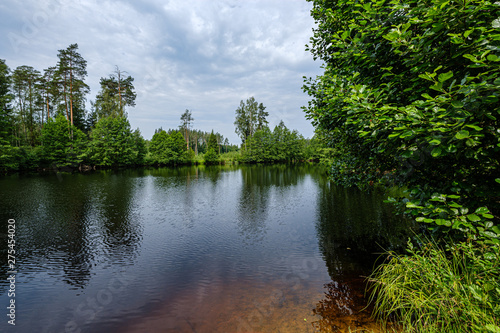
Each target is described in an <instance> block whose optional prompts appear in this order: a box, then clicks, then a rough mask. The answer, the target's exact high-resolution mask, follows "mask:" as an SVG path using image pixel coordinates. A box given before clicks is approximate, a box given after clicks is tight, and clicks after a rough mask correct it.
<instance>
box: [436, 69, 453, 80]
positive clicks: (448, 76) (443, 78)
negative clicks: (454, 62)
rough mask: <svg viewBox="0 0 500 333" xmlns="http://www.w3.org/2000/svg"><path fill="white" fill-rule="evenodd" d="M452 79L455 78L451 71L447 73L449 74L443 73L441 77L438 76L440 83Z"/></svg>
mask: <svg viewBox="0 0 500 333" xmlns="http://www.w3.org/2000/svg"><path fill="white" fill-rule="evenodd" d="M452 77H453V72H451V71H450V72H447V73H441V74H439V76H438V81H439V82H444V81H446V80H449V79H451V78H452Z"/></svg>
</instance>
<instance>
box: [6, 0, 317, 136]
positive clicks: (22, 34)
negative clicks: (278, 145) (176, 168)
mask: <svg viewBox="0 0 500 333" xmlns="http://www.w3.org/2000/svg"><path fill="white" fill-rule="evenodd" d="M310 6H311V5H310V3H308V2H306V1H303V0H288V1H284V0H274V1H270V0H258V1H257V0H256V1H241V0H239V1H238V0H218V1H206V0H193V1H181V0H175V1H174V0H171V1H168V2H165V1H160V0H157V1H153V0H150V1H141V2H138V1H133V0H130V1H118V0H109V1H97V0H80V1H70V0H45V1H36V0H32V1H24V2H22V3H21V2H18V1H14V0H7V1H3V3H2V4H1V5H0V13H1V14H0V21H1V22H2V23H0V29H1V32H2V35H3V36H11V37H12V36H18V40H17V41H16V42H15V43H13V42H12V38H10V39H9V38H3V39H1V40H0V48H1V49H2V50H3V53H2V54H1V55H0V57H1V58H5V59H6V61H7V64H8V65H9V66H10V67H11V68H12V69H13V68H15V67H17V66H19V65H31V66H33V67H35V68H37V69H39V70H43V69H44V68H47V67H48V66H52V65H55V63H56V62H57V57H56V55H57V51H58V50H59V49H63V48H66V47H67V46H68V45H69V44H72V43H78V45H79V49H80V54H81V55H82V56H83V57H84V58H85V59H86V60H87V62H88V67H87V71H88V74H89V76H88V79H87V83H88V84H89V85H90V86H91V89H92V92H91V96H89V97H90V98H93V96H95V94H96V93H97V91H98V90H99V78H100V77H103V76H108V75H109V74H110V73H111V72H112V71H113V70H114V66H115V65H118V66H119V67H120V69H121V70H124V71H127V73H128V74H129V75H131V76H132V77H134V78H135V81H134V82H135V86H136V90H137V93H138V97H137V101H136V104H137V106H136V107H135V108H133V109H129V110H128V112H129V118H130V121H131V124H132V126H133V127H139V128H140V129H141V132H142V133H143V135H144V136H145V137H146V138H150V137H151V136H152V134H153V132H154V129H155V128H158V127H160V126H162V127H163V128H171V127H177V126H178V125H179V123H180V115H181V114H182V112H183V111H184V110H185V109H190V110H192V111H193V116H194V118H195V123H194V125H195V127H196V128H200V129H203V130H207V131H208V130H211V129H212V128H213V129H214V130H215V131H219V132H221V133H222V134H223V135H224V136H227V137H228V138H229V139H230V140H231V141H232V142H239V138H237V136H236V134H235V133H234V125H233V122H234V110H235V109H236V108H237V107H238V105H239V102H240V100H245V99H247V98H249V97H250V96H255V98H256V100H257V101H258V102H262V103H263V104H264V105H265V106H267V111H268V112H269V113H270V117H269V120H270V122H271V125H275V124H277V123H278V122H279V120H280V119H283V120H284V121H285V123H286V125H287V126H288V127H290V128H296V129H298V130H299V132H301V133H303V134H304V135H305V136H311V135H312V126H311V125H310V124H309V122H308V121H307V120H306V119H305V117H304V114H303V112H302V111H301V110H300V107H301V106H302V105H306V104H307V100H308V96H306V95H305V94H304V93H302V91H301V89H300V88H301V86H302V76H315V75H317V74H318V73H320V68H319V67H320V64H319V63H314V62H313V60H312V57H311V56H310V55H309V54H307V53H306V52H305V51H304V45H305V44H306V43H307V42H308V39H309V37H310V36H311V34H312V31H311V29H312V26H313V20H312V18H311V17H310V16H309V9H310ZM30 29H31V30H30Z"/></svg>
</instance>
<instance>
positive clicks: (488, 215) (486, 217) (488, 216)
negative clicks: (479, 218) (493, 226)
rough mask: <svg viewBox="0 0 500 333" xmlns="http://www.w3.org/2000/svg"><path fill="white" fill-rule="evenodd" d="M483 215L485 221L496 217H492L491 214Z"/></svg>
mask: <svg viewBox="0 0 500 333" xmlns="http://www.w3.org/2000/svg"><path fill="white" fill-rule="evenodd" d="M482 215H483V217H484V218H485V219H492V218H493V217H494V216H493V215H491V214H486V213H484V214H482Z"/></svg>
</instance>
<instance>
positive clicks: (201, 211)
mask: <svg viewBox="0 0 500 333" xmlns="http://www.w3.org/2000/svg"><path fill="white" fill-rule="evenodd" d="M327 184H328V183H327V182H325V181H324V180H322V176H321V175H320V174H319V173H318V171H317V169H314V168H313V167H311V166H300V167H298V166H248V167H184V168H177V169H151V170H126V171H116V172H113V171H102V172H96V173H93V174H89V175H80V174H74V175H69V174H64V175H62V177H56V176H55V175H46V176H12V177H5V178H3V179H0V207H2V209H1V210H0V218H1V219H2V220H1V221H2V222H1V223H4V221H7V219H8V218H15V219H16V221H17V224H16V226H17V231H16V243H17V248H16V250H17V251H18V253H17V254H18V270H19V273H18V275H17V288H18V290H19V292H18V293H17V294H16V302H17V301H18V302H19V304H22V306H19V309H18V315H19V318H23V320H22V321H21V320H20V321H19V322H18V325H16V329H17V331H19V332H32V331H39V332H53V331H64V330H65V328H66V329H67V330H68V331H71V330H72V329H74V328H75V329H76V328H82V329H83V332H86V331H92V332H106V331H110V330H117V329H119V330H121V331H127V330H128V331H141V330H142V329H144V327H141V326H140V325H145V323H148V322H149V323H157V324H158V325H160V324H161V325H162V327H165V328H168V327H171V329H172V332H174V331H176V330H177V331H179V330H180V331H183V330H184V329H186V331H188V332H189V331H190V330H189V327H193V325H194V326H197V327H198V329H199V331H200V332H202V331H203V329H206V330H207V331H211V330H212V331H213V330H214V329H216V328H217V327H219V328H218V329H222V327H224V329H235V328H237V327H236V326H238V325H240V328H241V327H243V328H245V327H246V329H247V330H248V327H251V328H252V329H255V330H258V329H259V327H260V329H264V327H266V329H271V326H272V325H278V323H281V324H280V325H282V327H284V326H287V327H289V328H288V330H287V331H289V332H292V331H294V329H297V331H303V330H302V329H304V321H303V319H304V318H302V319H301V320H302V321H300V320H299V321H296V322H294V321H293V320H292V321H290V320H288V321H286V322H285V318H287V317H288V318H289V317H290V315H291V314H292V313H295V314H297V315H298V316H299V317H301V316H309V317H308V318H309V319H310V322H312V321H313V320H314V317H312V316H313V313H312V309H314V308H315V307H316V304H317V303H318V302H319V301H320V299H321V295H322V293H323V285H324V284H327V283H330V282H332V281H331V279H330V277H329V274H330V275H332V276H333V277H334V278H336V279H337V278H338V277H339V275H342V274H343V273H342V272H343V271H345V272H349V274H351V273H352V272H357V271H358V270H359V268H360V267H361V266H360V264H362V260H359V258H360V255H359V254H360V253H362V252H360V251H362V250H363V249H364V248H365V247H366V244H364V243H363V242H358V243H359V244H360V245H359V246H356V243H357V240H359V239H358V238H359V237H364V238H367V237H366V236H367V235H368V234H370V235H373V234H374V233H375V234H376V236H377V237H379V238H381V239H386V238H387V237H385V234H384V232H385V231H384V230H385V229H384V228H386V226H385V224H384V222H382V221H380V219H381V218H385V216H386V212H385V211H384V209H383V208H380V200H379V198H375V199H372V196H367V197H360V196H359V195H358V194H356V193H352V194H350V193H346V192H342V191H341V190H339V189H335V188H333V187H330V186H328V185H327ZM365 206H366V207H365ZM363 207H365V208H363ZM360 212H361V214H362V215H363V216H365V215H366V216H370V218H369V219H367V220H368V222H366V223H365V224H366V225H364V226H363V225H360V223H361V222H360V221H359V220H360V217H359V214H360ZM369 212H371V213H369ZM363 216H361V221H362V220H363ZM0 227H2V228H3V225H0ZM5 228H6V226H5ZM377 228H378V229H377ZM375 229H377V231H375ZM384 237H385V238H384ZM372 238H373V237H372ZM365 241H366V239H365ZM347 247H350V248H351V250H347V249H346V248H347ZM0 260H3V261H2V264H4V265H5V264H6V256H5V255H4V256H3V257H2V258H1V259H0ZM325 261H326V265H325ZM4 267H5V266H4ZM1 277H2V280H1V281H0V288H1V289H0V293H1V297H0V302H1V304H7V302H8V298H7V295H6V290H7V285H6V282H5V281H6V280H5V278H6V276H5V278H4V276H1ZM342 283H344V284H345V285H346V286H347V288H348V287H349V282H348V281H347V282H346V281H343V282H342ZM357 288H358V286H357ZM294 311H295V312H294ZM210 316H211V317H210ZM178 318H181V319H182V318H184V319H182V320H181V321H179V319H178ZM251 318H253V319H251ZM256 318H257V319H256ZM181 322H182V323H181ZM310 322H306V324H308V325H309V326H307V328H308V329H309V328H312V326H310ZM141 323H142V324H141ZM292 323H295V325H296V327H295V328H294V326H293V325H292ZM3 324H4V323H1V324H0V325H3ZM132 324H134V325H136V326H134V325H132ZM151 325H153V324H151ZM183 325H184V326H183ZM210 325H212V326H210ZM217 325H219V326H217ZM220 325H222V326H220ZM224 325H225V326H224ZM235 325H236V326H235ZM245 325H246V326H245ZM248 325H250V326H248ZM269 325H271V326H269ZM283 325H284V326H283ZM290 325H291V326H290ZM183 327H184V328H183ZM152 329H154V328H152ZM191 331H192V330H191Z"/></svg>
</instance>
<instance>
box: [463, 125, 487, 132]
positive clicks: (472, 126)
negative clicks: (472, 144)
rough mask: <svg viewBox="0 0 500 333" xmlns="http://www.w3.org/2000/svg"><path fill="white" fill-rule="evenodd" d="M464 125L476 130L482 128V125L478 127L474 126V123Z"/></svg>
mask: <svg viewBox="0 0 500 333" xmlns="http://www.w3.org/2000/svg"><path fill="white" fill-rule="evenodd" d="M465 126H466V127H469V128H472V129H475V130H476V131H482V130H483V128H482V127H479V126H476V125H465Z"/></svg>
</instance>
